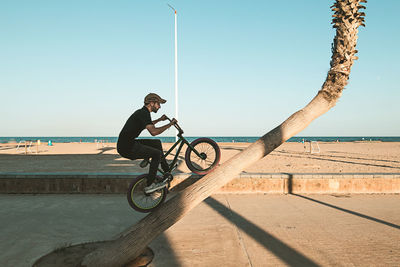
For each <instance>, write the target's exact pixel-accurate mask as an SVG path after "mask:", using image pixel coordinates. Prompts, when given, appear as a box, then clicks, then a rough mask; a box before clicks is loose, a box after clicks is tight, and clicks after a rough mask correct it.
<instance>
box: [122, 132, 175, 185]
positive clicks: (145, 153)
mask: <svg viewBox="0 0 400 267" xmlns="http://www.w3.org/2000/svg"><path fill="white" fill-rule="evenodd" d="M124 154H125V153H124ZM163 155H164V153H163V150H162V145H161V141H160V140H159V139H137V140H135V144H134V145H133V148H132V150H131V151H129V153H127V154H125V155H121V156H123V157H125V158H129V159H132V160H133V159H151V161H150V168H149V175H148V176H147V185H151V184H152V183H153V182H154V179H155V178H156V175H157V170H158V166H159V165H160V163H161V168H162V169H163V170H164V171H168V169H169V166H168V163H167V161H166V160H165V158H162V157H163ZM161 158H162V159H161Z"/></svg>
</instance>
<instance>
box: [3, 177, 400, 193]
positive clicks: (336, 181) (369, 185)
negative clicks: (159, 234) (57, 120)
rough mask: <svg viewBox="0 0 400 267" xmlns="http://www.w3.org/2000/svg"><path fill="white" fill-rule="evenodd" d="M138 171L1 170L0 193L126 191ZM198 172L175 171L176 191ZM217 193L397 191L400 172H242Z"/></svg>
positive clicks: (173, 184)
mask: <svg viewBox="0 0 400 267" xmlns="http://www.w3.org/2000/svg"><path fill="white" fill-rule="evenodd" d="M138 175H140V174H139V173H0V193H1V194H74V193H76V194H121V193H123V194H125V193H126V192H127V189H128V186H129V183H130V181H131V180H132V179H133V178H135V177H137V176H138ZM201 177H202V176H201V175H196V174H192V173H177V174H175V175H174V180H173V181H172V183H171V185H172V187H174V188H173V189H172V190H174V191H179V190H181V189H183V188H184V187H186V186H188V185H190V184H192V183H194V182H195V181H196V180H198V179H200V178H201ZM217 193H274V194H288V193H299V194H300V193H303V194H332V193H336V194H358V193H368V194H371V193H378V194H380V193H390V194H393V193H400V173H245V172H243V173H241V174H240V175H238V176H237V177H236V178H234V179H232V180H231V181H230V182H229V183H227V184H226V185H225V186H223V187H222V188H221V189H219V191H217Z"/></svg>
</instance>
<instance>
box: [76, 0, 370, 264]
mask: <svg viewBox="0 0 400 267" xmlns="http://www.w3.org/2000/svg"><path fill="white" fill-rule="evenodd" d="M362 2H366V1H365V0H336V2H335V4H334V5H333V6H332V7H331V8H332V10H333V11H334V15H333V17H334V19H333V22H332V23H333V24H334V25H333V27H334V28H336V36H335V38H334V43H333V46H332V59H331V63H330V64H331V68H330V70H329V72H328V75H327V78H326V81H325V82H324V84H323V86H322V88H321V90H320V91H319V92H318V94H317V95H316V96H315V97H314V98H313V99H312V100H311V102H310V103H309V104H308V105H307V106H306V107H304V108H303V109H301V110H299V111H297V112H296V113H294V114H293V115H292V116H290V117H289V118H288V119H287V120H285V121H284V122H283V123H282V124H281V125H279V126H278V127H276V128H275V129H273V130H272V131H270V132H269V133H267V134H265V135H264V136H263V137H261V138H260V139H259V140H257V141H256V142H255V143H253V144H252V145H250V146H249V147H248V148H246V149H245V150H244V151H242V152H241V153H239V154H237V155H236V156H234V157H232V158H231V159H230V160H228V161H227V162H225V163H224V164H222V165H221V166H219V167H218V168H217V169H216V170H215V171H214V172H212V173H210V174H208V175H206V176H204V177H203V178H202V179H201V180H199V181H198V182H196V183H194V184H193V185H191V186H189V187H187V188H186V189H185V190H183V191H182V192H180V193H178V194H177V195H176V196H174V197H173V198H172V199H170V200H169V201H168V202H166V203H164V204H163V206H162V207H161V208H160V209H158V210H156V211H155V212H153V213H151V214H149V215H148V216H146V217H145V218H143V219H142V220H141V221H140V222H138V223H137V224H135V225H133V226H131V227H130V228H128V229H127V230H126V231H125V232H124V233H122V234H121V235H120V237H119V238H117V239H116V240H114V241H113V242H109V243H108V244H107V245H105V246H103V247H101V248H99V249H97V250H96V251H94V252H92V253H91V254H88V255H87V256H86V257H85V258H84V259H83V261H82V266H95V267H101V266H123V265H124V264H126V263H128V262H130V261H132V260H133V259H135V258H136V257H137V256H139V255H140V253H141V251H142V250H144V249H145V247H146V246H147V245H148V244H149V243H150V242H151V241H152V240H153V239H154V238H156V237H157V236H158V235H159V234H161V233H162V232H164V231H165V230H166V229H168V228H169V227H170V226H172V225H173V224H174V223H175V222H177V221H179V220H180V219H181V218H182V217H183V216H185V214H186V213H187V212H188V211H190V210H191V209H193V208H194V207H196V206H197V205H198V204H199V203H200V202H202V201H203V200H204V199H205V198H207V197H209V196H210V195H211V194H213V193H214V192H216V191H217V190H218V189H219V188H221V187H222V186H223V185H225V184H226V183H228V182H229V181H230V180H231V179H232V178H233V177H235V175H237V174H239V173H240V172H241V171H242V170H243V169H245V168H246V167H247V166H249V165H251V164H253V163H255V162H256V161H258V160H260V159H261V158H263V157H265V156H266V155H268V154H269V153H270V152H272V151H273V150H274V149H275V148H277V147H278V146H280V145H281V144H282V143H284V142H285V141H286V140H288V139H289V138H290V137H292V136H294V135H295V134H297V133H299V132H300V131H302V130H303V129H304V128H306V127H307V126H308V125H309V124H310V123H311V122H312V121H313V120H314V119H315V118H317V117H319V116H321V115H322V114H324V113H325V112H327V111H328V110H329V109H330V108H332V107H333V106H334V105H335V104H336V102H337V100H338V99H339V97H340V96H341V94H342V91H343V89H344V87H345V85H346V84H347V80H348V78H349V75H350V68H351V66H352V65H353V61H354V60H355V59H357V58H356V56H355V54H356V53H357V50H355V48H356V43H357V33H358V27H359V26H364V24H363V22H364V18H363V17H364V16H365V14H364V13H362V12H360V9H362V8H365V7H364V6H362V5H361V3H362Z"/></svg>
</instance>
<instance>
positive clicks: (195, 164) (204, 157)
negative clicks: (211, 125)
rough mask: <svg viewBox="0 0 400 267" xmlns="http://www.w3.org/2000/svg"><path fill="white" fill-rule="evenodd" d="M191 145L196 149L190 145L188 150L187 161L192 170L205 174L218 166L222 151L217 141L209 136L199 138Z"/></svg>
mask: <svg viewBox="0 0 400 267" xmlns="http://www.w3.org/2000/svg"><path fill="white" fill-rule="evenodd" d="M190 145H191V147H193V148H194V150H195V151H193V150H192V149H191V148H190V146H189V147H188V148H187V150H186V154H185V161H186V165H187V166H188V168H189V169H190V170H191V171H192V172H194V173H197V174H201V175H203V174H207V173H209V172H211V171H212V170H213V169H214V168H215V167H217V165H218V163H219V160H220V159H221V152H220V149H219V146H218V144H217V143H216V142H214V141H213V140H211V139H209V138H199V139H196V140H194V141H193V142H192V143H191V144H190ZM196 152H197V153H196Z"/></svg>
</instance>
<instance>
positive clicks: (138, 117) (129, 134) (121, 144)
mask: <svg viewBox="0 0 400 267" xmlns="http://www.w3.org/2000/svg"><path fill="white" fill-rule="evenodd" d="M149 124H153V123H152V122H151V117H150V112H149V110H148V109H147V108H146V107H145V106H144V107H143V108H141V109H138V110H136V111H135V112H134V113H133V114H132V115H131V116H130V117H129V119H128V120H127V121H126V123H125V125H124V127H123V128H122V130H121V132H120V133H119V137H118V143H117V150H118V152H120V153H121V152H122V153H124V152H128V151H130V150H131V149H132V147H133V144H134V142H135V138H137V137H138V136H139V135H140V133H141V132H142V131H143V130H144V129H145V128H146V126H147V125H149Z"/></svg>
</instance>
